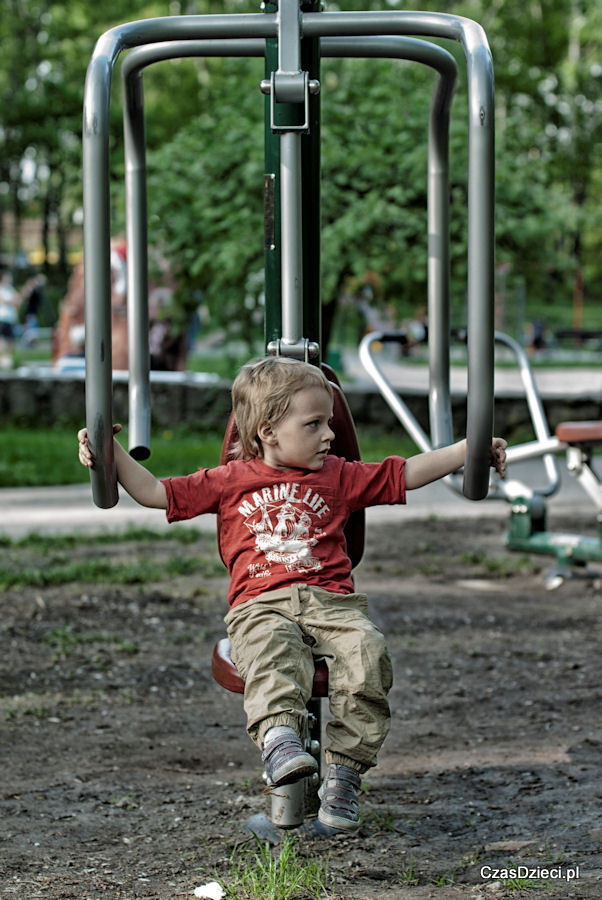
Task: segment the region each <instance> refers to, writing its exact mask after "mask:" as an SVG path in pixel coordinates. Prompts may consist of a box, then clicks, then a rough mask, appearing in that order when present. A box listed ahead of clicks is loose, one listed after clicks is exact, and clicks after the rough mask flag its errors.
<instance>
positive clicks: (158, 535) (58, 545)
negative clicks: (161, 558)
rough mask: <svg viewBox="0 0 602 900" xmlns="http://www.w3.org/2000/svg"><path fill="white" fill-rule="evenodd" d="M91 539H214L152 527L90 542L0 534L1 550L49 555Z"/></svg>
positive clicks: (101, 536) (192, 541)
mask: <svg viewBox="0 0 602 900" xmlns="http://www.w3.org/2000/svg"><path fill="white" fill-rule="evenodd" d="M91 540H92V541H93V543H94V544H99V545H103V544H127V543H136V542H140V543H145V544H152V543H158V542H159V541H162V542H164V541H167V542H174V543H177V544H184V545H189V544H196V543H197V542H200V543H201V544H202V543H203V542H204V541H207V540H211V541H212V543H214V542H213V540H212V539H211V538H208V537H207V535H206V534H205V533H204V532H202V531H199V529H198V528H175V529H173V530H170V531H155V530H154V529H152V528H127V529H126V530H125V531H122V532H118V533H115V534H113V533H109V532H107V533H106V534H96V535H94V538H93V539H91V538H90V536H89V535H86V534H57V535H48V534H37V533H36V532H35V531H34V532H32V533H31V534H28V535H27V537H24V538H17V539H13V538H9V537H7V536H6V535H0V547H15V548H23V549H25V550H36V551H39V552H40V553H45V554H46V553H51V552H53V551H56V550H66V549H71V548H74V547H83V546H86V547H87V546H89V544H90V542H91Z"/></svg>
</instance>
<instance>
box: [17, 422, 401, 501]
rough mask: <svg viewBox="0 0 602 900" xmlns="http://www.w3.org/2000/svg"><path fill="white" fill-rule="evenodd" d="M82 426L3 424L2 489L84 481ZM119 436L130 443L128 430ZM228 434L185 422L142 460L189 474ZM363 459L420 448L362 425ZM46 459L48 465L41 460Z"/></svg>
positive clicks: (156, 469) (158, 435) (207, 462)
mask: <svg viewBox="0 0 602 900" xmlns="http://www.w3.org/2000/svg"><path fill="white" fill-rule="evenodd" d="M76 433H77V429H76V428H74V427H72V426H68V425H60V424H57V425H55V426H54V427H52V428H35V429H34V428H21V427H16V426H5V427H3V428H0V487H43V486H46V485H62V484H85V483H87V482H89V480H90V475H89V472H88V470H87V469H85V468H84V467H83V466H82V465H81V464H80V462H79V460H78V458H77V440H76ZM119 440H120V441H121V443H122V444H123V446H124V447H127V429H125V428H124V431H123V432H121V433H120V437H119ZM222 441H223V432H221V431H217V430H213V431H210V430H206V431H205V430H198V431H196V430H192V429H190V428H187V427H185V426H181V427H178V428H170V429H160V430H159V429H158V430H157V431H155V432H154V433H153V435H152V438H151V456H150V458H149V459H148V460H147V461H145V462H144V463H143V465H144V466H145V467H146V468H148V469H149V470H150V471H151V472H152V473H153V474H154V475H156V476H157V478H164V477H167V476H169V475H186V474H187V473H189V472H195V471H196V470H197V469H199V468H201V467H207V468H211V467H212V466H216V465H218V463H219V458H220V453H221V447H222ZM359 441H360V447H361V450H362V458H363V459H364V460H365V461H366V462H377V461H380V460H381V459H384V457H385V456H392V455H398V456H412V455H413V454H414V453H416V447H415V445H414V444H413V443H412V441H410V440H409V439H408V438H407V437H406V436H405V435H404V434H403V433H402V432H401V428H400V429H399V430H395V429H393V430H391V431H384V430H383V429H376V428H363V429H360V431H359ZM42 460H43V464H42V463H41V461H42Z"/></svg>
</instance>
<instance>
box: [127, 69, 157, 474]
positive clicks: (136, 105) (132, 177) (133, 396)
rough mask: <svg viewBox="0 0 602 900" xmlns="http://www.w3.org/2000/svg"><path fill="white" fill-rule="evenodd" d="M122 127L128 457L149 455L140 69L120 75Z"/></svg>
mask: <svg viewBox="0 0 602 900" xmlns="http://www.w3.org/2000/svg"><path fill="white" fill-rule="evenodd" d="M122 75H123V91H124V101H125V102H124V118H123V131H124V141H125V188H126V207H127V216H126V222H127V225H126V230H127V253H128V256H127V285H128V357H129V370H130V382H129V447H130V454H131V455H132V456H133V457H134V459H147V458H148V457H149V456H150V424H151V412H150V383H149V370H150V351H149V337H148V336H149V312H148V249H147V246H148V236H147V202H146V141H145V128H144V93H143V85H142V73H141V72H136V73H134V74H133V75H132V76H131V77H129V78H127V79H126V77H125V69H122Z"/></svg>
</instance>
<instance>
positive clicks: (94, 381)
mask: <svg viewBox="0 0 602 900" xmlns="http://www.w3.org/2000/svg"><path fill="white" fill-rule="evenodd" d="M111 75H112V61H111V60H110V57H109V54H106V55H100V54H99V56H98V57H97V58H94V59H92V61H91V62H90V65H89V66H88V72H87V75H86V85H85V91H84V116H83V148H82V150H83V182H84V260H85V265H84V292H85V316H86V425H87V428H88V439H89V441H90V447H91V449H92V451H93V453H94V455H95V456H96V458H97V460H98V461H99V464H98V465H96V466H95V467H94V468H93V469H91V470H90V480H91V484H92V496H93V498H94V503H95V504H96V505H97V506H99V507H101V508H102V509H107V508H109V507H111V506H115V504H116V503H117V501H118V499H119V494H118V491H117V472H116V468H115V456H114V452H113V427H112V419H113V403H112V400H113V397H112V392H113V371H112V368H113V367H112V354H111V261H110V255H111V251H110V222H109V209H110V204H109V97H110V92H111Z"/></svg>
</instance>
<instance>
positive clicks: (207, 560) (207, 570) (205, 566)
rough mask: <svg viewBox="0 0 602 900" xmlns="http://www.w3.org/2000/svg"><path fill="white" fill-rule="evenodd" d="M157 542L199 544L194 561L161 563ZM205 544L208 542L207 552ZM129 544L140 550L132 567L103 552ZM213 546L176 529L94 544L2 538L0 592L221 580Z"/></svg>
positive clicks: (176, 558)
mask: <svg viewBox="0 0 602 900" xmlns="http://www.w3.org/2000/svg"><path fill="white" fill-rule="evenodd" d="M158 541H167V542H168V544H169V543H170V542H174V541H175V542H176V543H184V544H192V543H193V542H194V543H196V542H198V544H199V547H198V552H196V553H195V554H194V555H193V556H185V555H183V554H181V553H174V554H171V555H167V556H164V557H161V556H159V555H158V554H157V552H156V550H155V546H154V545H155V544H156V543H157V542H158ZM208 541H211V548H210V549H209V544H208ZM128 542H130V543H134V544H141V545H144V546H141V547H140V548H139V550H138V553H137V555H136V558H135V559H132V561H130V562H117V561H114V560H113V559H112V558H111V554H110V553H107V552H105V551H104V549H103V548H104V547H105V546H107V545H109V546H111V545H112V546H115V545H118V544H123V543H128ZM214 544H215V541H214V539H213V538H212V537H211V536H207V535H201V534H200V532H197V531H194V530H192V529H190V530H188V529H176V530H174V532H173V533H167V534H164V533H158V532H155V531H152V530H149V531H147V530H146V529H136V530H131V531H129V532H125V533H124V534H122V535H117V536H116V535H99V536H98V537H95V538H94V539H93V540H91V539H90V537H89V536H85V535H57V536H49V535H44V536H40V535H30V536H29V537H27V538H23V539H20V540H15V541H12V540H10V539H7V538H5V539H3V540H2V541H1V542H0V545H1V546H2V547H3V549H4V552H3V554H2V558H1V560H0V588H4V589H9V588H12V589H15V588H22V587H49V586H53V585H60V584H68V583H71V582H75V581H81V582H84V583H86V584H113V585H116V584H119V585H126V584H149V583H151V582H159V581H162V580H165V579H166V578H177V577H179V576H185V575H194V574H199V575H203V576H206V577H212V576H215V575H222V574H223V572H224V569H223V566H222V564H221V563H220V561H219V560H218V559H217V557H216V554H215V551H214ZM81 547H85V548H86V551H89V552H86V554H85V555H80V557H79V558H78V556H77V554H76V553H75V552H74V551H76V550H77V548H81ZM205 550H206V551H207V552H206V553H204V552H203V551H205ZM66 551H71V552H66ZM95 551H96V552H95ZM99 551H100V552H99ZM101 552H102V555H101Z"/></svg>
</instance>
